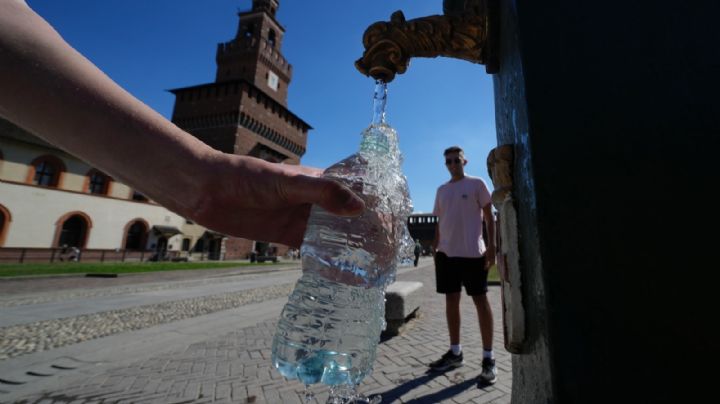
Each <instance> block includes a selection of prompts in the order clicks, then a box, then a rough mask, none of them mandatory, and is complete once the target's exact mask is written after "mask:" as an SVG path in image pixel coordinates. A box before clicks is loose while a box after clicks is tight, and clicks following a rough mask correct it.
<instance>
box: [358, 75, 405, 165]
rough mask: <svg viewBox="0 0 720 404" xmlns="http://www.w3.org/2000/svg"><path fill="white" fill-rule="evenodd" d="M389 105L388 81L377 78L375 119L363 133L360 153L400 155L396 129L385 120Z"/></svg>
mask: <svg viewBox="0 0 720 404" xmlns="http://www.w3.org/2000/svg"><path fill="white" fill-rule="evenodd" d="M386 105H387V83H385V82H383V81H381V80H377V81H376V82H375V95H374V96H373V119H372V122H371V123H370V127H368V128H367V129H365V130H364V131H363V133H362V141H361V142H360V153H361V154H363V155H365V156H366V157H370V156H388V157H395V156H397V157H399V153H400V150H399V148H398V139H397V134H396V133H395V130H394V129H393V128H392V127H391V126H390V125H388V124H387V122H386V121H385V106H386Z"/></svg>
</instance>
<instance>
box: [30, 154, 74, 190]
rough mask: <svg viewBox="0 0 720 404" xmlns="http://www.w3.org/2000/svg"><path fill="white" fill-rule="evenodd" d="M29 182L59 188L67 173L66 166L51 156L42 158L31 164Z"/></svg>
mask: <svg viewBox="0 0 720 404" xmlns="http://www.w3.org/2000/svg"><path fill="white" fill-rule="evenodd" d="M30 165H31V169H30V171H29V172H28V179H27V182H28V183H30V184H34V185H42V186H45V187H58V186H59V185H60V179H61V177H62V174H63V173H64V172H65V164H64V163H63V162H62V160H60V159H59V158H57V157H55V156H51V155H45V156H40V157H38V158H36V159H35V160H33V162H32V163H30Z"/></svg>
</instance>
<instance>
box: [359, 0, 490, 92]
mask: <svg viewBox="0 0 720 404" xmlns="http://www.w3.org/2000/svg"><path fill="white" fill-rule="evenodd" d="M448 3H449V2H448ZM496 5H497V0H469V1H465V3H464V6H463V9H462V11H461V12H458V10H457V9H455V10H453V9H452V8H451V7H449V6H448V5H447V4H446V7H445V15H432V16H428V17H422V18H417V19H414V20H410V21H406V20H405V16H404V15H403V13H402V11H396V12H394V13H393V14H392V16H391V17H390V22H383V21H381V22H376V23H374V24H372V25H370V26H369V27H368V28H367V30H365V34H364V35H363V44H364V45H365V52H364V53H363V56H362V58H360V59H358V60H357V61H356V62H355V67H356V68H357V69H358V70H359V71H360V72H361V73H363V74H365V75H366V76H372V77H373V78H375V79H377V80H383V81H385V82H390V81H392V80H393V79H394V78H395V75H396V74H402V73H405V71H406V70H407V68H408V65H409V63H410V58H412V57H431V58H432V57H438V56H446V57H452V58H457V59H463V60H467V61H469V62H473V63H480V64H485V69H486V71H487V72H488V73H495V72H497V70H498V63H497V59H496V53H495V51H496V46H495V43H496V39H497V35H496V26H497V25H496V24H497V17H496V13H497V7H496ZM451 12H452V14H450V13H451Z"/></svg>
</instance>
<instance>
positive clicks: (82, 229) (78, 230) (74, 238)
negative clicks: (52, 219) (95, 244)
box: [55, 212, 91, 249]
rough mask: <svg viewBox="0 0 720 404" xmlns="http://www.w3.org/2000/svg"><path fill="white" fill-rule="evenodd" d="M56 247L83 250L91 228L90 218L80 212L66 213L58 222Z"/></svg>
mask: <svg viewBox="0 0 720 404" xmlns="http://www.w3.org/2000/svg"><path fill="white" fill-rule="evenodd" d="M58 227H59V229H58V230H59V234H58V236H57V238H56V240H57V242H56V243H55V245H56V247H64V246H67V247H77V248H80V249H82V248H85V245H86V244H87V239H88V233H89V230H90V227H91V222H90V217H88V216H87V215H86V214H84V213H82V212H72V213H68V214H66V215H65V216H63V217H62V218H60V220H58Z"/></svg>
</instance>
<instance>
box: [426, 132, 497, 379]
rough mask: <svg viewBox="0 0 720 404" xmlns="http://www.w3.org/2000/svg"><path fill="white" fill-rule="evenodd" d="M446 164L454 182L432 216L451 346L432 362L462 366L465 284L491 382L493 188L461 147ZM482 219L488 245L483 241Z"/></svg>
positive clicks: (441, 193)
mask: <svg viewBox="0 0 720 404" xmlns="http://www.w3.org/2000/svg"><path fill="white" fill-rule="evenodd" d="M443 155H444V156H445V167H446V168H447V170H448V172H449V173H450V181H448V182H446V183H445V184H443V185H441V186H440V187H439V188H438V190H437V194H436V196H435V207H434V209H433V214H434V215H436V216H437V217H438V221H439V222H438V225H437V227H436V228H435V239H434V240H433V244H432V248H433V251H434V254H435V278H436V283H437V292H438V293H442V294H444V295H445V315H446V318H447V323H448V332H449V334H450V349H449V350H448V351H447V352H446V353H445V354H444V355H443V356H442V357H441V358H440V359H438V360H437V361H435V362H432V363H431V364H430V368H431V369H433V370H436V371H445V370H448V369H452V368H456V367H459V366H462V365H463V363H464V361H463V352H462V346H461V345H460V295H461V290H462V287H463V286H465V292H466V293H467V294H468V295H469V296H471V297H472V299H473V302H474V303H475V308H476V310H477V314H478V319H479V322H480V334H481V337H482V345H483V360H482V372H481V373H480V376H479V379H480V381H481V382H483V383H486V384H493V383H495V382H496V381H497V370H496V368H495V357H494V353H493V348H492V344H493V314H492V310H491V307H490V302H489V301H488V298H487V276H488V270H489V269H490V267H491V266H492V265H493V264H495V244H494V240H495V237H494V234H495V223H494V221H493V214H492V206H491V204H490V192H489V191H488V188H487V185H486V184H485V182H484V181H483V180H482V179H480V178H477V177H471V176H469V175H466V174H465V164H467V160H466V159H465V153H464V152H463V150H462V149H461V148H460V147H457V146H453V147H450V148H448V149H446V150H445V152H444V153H443ZM483 222H485V226H486V227H487V231H488V233H489V234H488V240H489V242H488V245H487V246H486V245H485V242H484V240H483V235H482V233H483Z"/></svg>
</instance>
